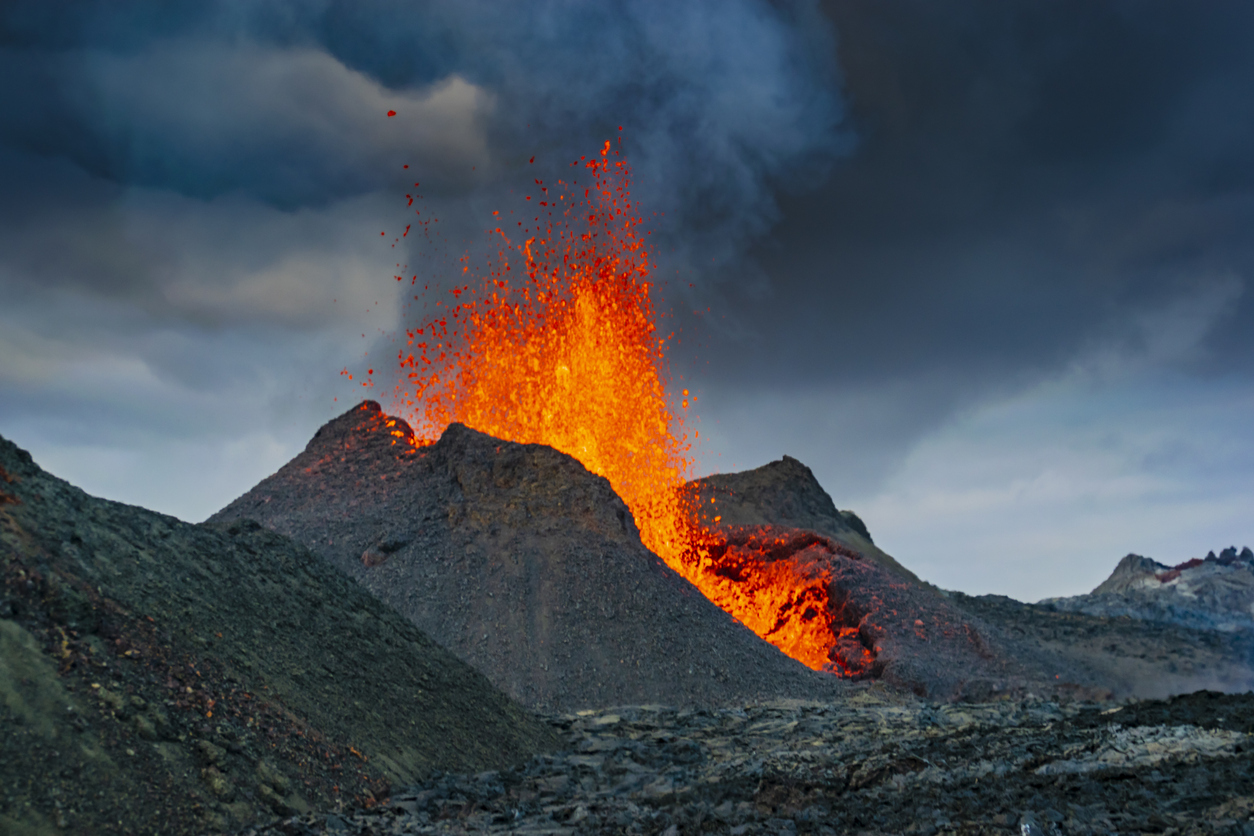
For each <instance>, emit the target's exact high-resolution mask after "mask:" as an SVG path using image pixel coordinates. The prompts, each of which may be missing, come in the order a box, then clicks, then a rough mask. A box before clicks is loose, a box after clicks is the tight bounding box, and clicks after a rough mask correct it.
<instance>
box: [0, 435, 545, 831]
mask: <svg viewBox="0 0 1254 836" xmlns="http://www.w3.org/2000/svg"><path fill="white" fill-rule="evenodd" d="M557 744H558V739H557V736H556V735H555V734H554V733H553V731H552V730H551V729H550V728H549V727H548V726H547V725H545V724H543V723H541V722H540V721H539V720H538V719H537V718H536V717H535V716H533V715H531V714H530V713H529V712H527V711H525V710H523V709H522V708H521V707H520V706H518V705H517V704H515V703H512V702H511V701H510V700H508V699H507V698H506V697H505V695H504V694H502V693H501V692H500V691H498V690H496V689H495V688H493V687H492V686H491V685H490V684H489V683H488V681H487V680H486V679H485V678H484V677H483V676H482V675H481V674H479V673H477V672H475V671H474V670H473V669H471V668H469V667H468V666H466V665H465V664H463V663H462V662H460V661H458V660H457V659H456V658H455V657H453V656H452V655H451V654H449V653H448V652H447V651H446V650H444V649H443V648H441V647H440V646H438V645H436V644H435V643H433V642H432V641H431V640H430V639H428V638H427V637H426V636H424V635H422V634H421V633H420V632H419V631H418V630H417V629H416V628H415V627H414V626H413V625H412V624H410V623H409V622H407V621H405V620H404V619H403V618H401V617H400V616H399V615H397V614H396V613H395V612H393V611H392V610H390V609H388V608H387V607H386V606H385V605H383V604H382V603H380V602H379V601H378V600H377V599H375V598H374V597H373V596H371V595H369V594H368V593H367V592H366V591H365V590H363V589H362V588H361V587H360V586H358V585H357V584H355V583H354V582H353V581H351V580H350V579H349V578H347V577H346V576H345V575H343V574H342V573H341V572H339V571H338V570H336V569H334V568H333V567H331V566H329V565H328V564H327V563H326V562H325V561H323V560H322V559H321V558H318V557H316V556H315V555H313V554H311V553H310V552H309V551H308V550H307V549H305V548H304V547H302V546H300V545H299V544H297V543H295V542H293V541H292V540H289V539H287V538H285V537H282V536H280V535H278V534H275V533H274V532H272V531H268V530H265V529H262V528H261V527H260V526H258V525H257V524H255V523H239V524H235V525H231V526H219V527H215V526H203V525H188V524H186V523H183V522H180V521H179V520H176V519H173V518H171V517H167V516H164V515H161V514H156V513H153V512H151V511H145V510H144V509H142V508H134V507H131V506H126V505H121V504H119V503H116V502H107V501H104V500H100V499H96V498H93V497H90V496H88V495H87V494H85V493H83V492H82V491H80V490H78V489H77V488H74V487H73V486H71V485H69V484H67V483H65V482H63V481H62V480H60V479H57V478H55V477H53V476H50V475H49V474H47V473H45V472H43V471H42V470H40V469H39V467H38V466H36V465H35V464H34V462H33V461H32V460H31V458H30V456H29V455H28V454H27V453H25V452H24V451H22V450H20V449H18V448H17V447H16V446H15V445H13V444H11V443H10V442H8V441H6V440H4V439H2V438H0V833H3V834H6V836H7V834H15V836H18V835H20V836H27V834H30V835H31V836H33V835H34V834H65V833H76V834H115V833H116V834H130V833H147V834H194V833H201V832H205V831H223V830H228V829H233V828H236V827H239V826H240V825H242V824H244V823H247V822H250V821H257V820H269V819H271V818H273V817H274V816H275V815H286V814H291V813H293V812H296V811H301V810H314V809H334V808H336V807H337V806H344V805H348V806H355V805H357V806H359V805H363V804H369V803H372V802H373V801H374V800H376V799H380V798H383V797H386V795H387V794H388V793H389V792H390V787H391V786H392V785H393V784H402V783H406V782H411V781H413V780H416V779H418V778H420V777H422V776H424V775H427V774H429V773H430V772H431V770H433V769H463V770H464V769H469V770H477V769H484V768H496V767H503V766H507V765H509V764H512V763H515V762H517V761H519V760H525V759H526V758H527V757H529V756H530V755H531V754H533V753H534V752H536V751H543V750H548V749H552V748H554V747H556V745H557Z"/></svg>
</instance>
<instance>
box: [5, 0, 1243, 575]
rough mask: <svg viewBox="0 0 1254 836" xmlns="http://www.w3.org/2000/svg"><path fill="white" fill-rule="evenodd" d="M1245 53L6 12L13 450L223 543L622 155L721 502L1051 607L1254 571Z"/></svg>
mask: <svg viewBox="0 0 1254 836" xmlns="http://www.w3.org/2000/svg"><path fill="white" fill-rule="evenodd" d="M1252 43H1254V5H1251V4H1249V3H1247V2H1237V1H1236V0H1234V1H1233V2H1222V0H1214V1H1213V2H1208V3H1206V4H1194V3H1180V2H1153V0H1140V1H1139V2H1095V1H1094V0H1072V1H1071V2H1068V1H1067V0H1051V1H1050V2H1046V1H1045V0H1040V1H1039V2H1027V1H1026V0H1024V1H1023V2H1018V1H1015V2H1007V0H960V1H958V2H952V3H935V2H933V0H917V2H903V0H875V1H874V2H871V0H833V1H832V2H826V3H821V4H819V3H805V2H797V3H772V2H764V1H763V2H758V1H756V0H717V1H715V0H709V1H708V2H698V0H692V1H691V2H685V3H670V2H665V3H664V2H656V3H654V2H632V3H621V4H617V3H614V4H612V3H604V2H585V3H578V2H569V1H568V2H557V1H556V0H554V2H540V1H539V0H536V2H528V3H507V2H493V3H489V2H475V1H474V0H460V2H457V3H425V2H416V1H414V0H409V1H408V2H403V1H402V0H304V2H297V0H288V2H277V1H276V0H269V1H267V0H230V2H226V1H225V0H224V1H223V2H205V3H181V4H171V3H169V2H165V1H164V0H160V1H158V0H150V1H149V2H132V3H128V4H124V5H122V6H119V5H118V4H116V3H111V2H104V0H99V1H98V2H85V1H84V0H80V1H79V2H67V3H55V4H53V3H47V2H42V1H41V0H30V1H29V2H27V1H26V0H9V2H6V3H4V4H3V5H0V77H3V78H4V79H5V83H4V84H3V85H0V183H2V184H3V188H0V434H3V435H4V436H5V437H7V438H10V439H12V440H14V441H16V442H17V443H18V444H20V445H21V446H23V447H25V448H27V449H29V450H30V451H31V452H32V453H33V454H34V456H35V458H36V460H37V461H38V462H39V463H40V464H41V465H42V466H44V467H45V468H47V469H48V470H50V471H52V472H53V473H55V474H57V475H59V476H61V477H63V478H66V479H68V480H70V481H71V482H73V483H75V484H77V485H79V486H81V487H83V488H84V489H86V490H88V491H90V492H92V493H95V494H98V495H101V496H105V497H108V498H112V499H118V500H121V501H125V502H131V503H134V504H139V505H143V506H146V507H149V508H154V509H156V510H160V511H165V512H167V513H171V514H174V515H176V516H179V517H181V518H183V519H187V520H191V521H197V520H200V519H203V518H204V517H206V516H208V515H209V514H211V513H212V512H213V511H215V510H217V509H218V508H220V507H222V506H223V505H225V504H226V503H227V502H229V501H230V500H231V499H233V498H234V497H235V496H237V495H239V494H240V493H243V492H244V491H246V490H247V489H248V488H250V487H251V486H252V485H253V484H255V483H256V482H257V481H258V480H259V479H261V478H263V477H264V476H266V475H268V474H269V473H271V472H273V471H274V470H276V469H277V468H278V467H279V466H281V465H282V464H283V463H284V462H286V461H287V460H288V459H289V458H290V457H291V456H293V455H295V454H296V453H297V452H298V451H299V450H300V449H302V448H303V447H304V445H305V443H306V442H307V441H308V439H309V437H310V436H311V435H312V434H313V432H314V431H315V430H316V429H317V427H318V426H319V425H320V424H322V423H323V422H324V421H326V420H327V419H329V418H331V417H332V416H334V415H336V414H338V413H339V412H341V411H343V409H345V408H347V407H348V406H351V405H352V404H353V403H354V402H355V401H356V400H357V399H358V398H360V397H361V390H360V389H358V388H357V387H356V382H354V383H351V384H350V383H348V381H347V380H346V379H344V378H343V377H341V376H340V375H339V371H340V370H341V369H343V368H345V367H347V368H349V369H350V370H359V369H361V368H363V367H365V366H366V365H376V364H375V363H374V362H373V361H372V360H371V359H370V357H369V356H367V352H371V351H374V352H375V354H374V357H376V358H378V357H380V356H381V353H382V352H385V351H386V346H387V345H389V343H388V342H387V335H388V334H390V333H392V332H394V330H395V328H396V327H397V324H398V322H399V317H400V316H401V313H402V309H401V303H402V297H401V296H400V295H399V294H398V293H397V286H396V282H395V281H394V280H393V278H392V276H393V274H394V272H395V270H394V266H395V264H396V263H397V262H402V263H406V264H410V265H411V266H412V267H413V268H414V269H413V271H412V272H415V273H417V272H423V271H430V272H431V273H432V275H433V276H435V275H436V274H438V273H439V263H440V260H441V259H446V258H451V259H453V260H455V259H456V258H457V257H458V256H459V255H460V254H461V253H463V252H465V251H467V250H468V249H469V250H472V251H473V250H474V248H475V247H477V246H481V245H482V243H483V238H482V235H481V232H482V229H483V227H485V226H486V225H487V218H488V216H490V213H491V211H492V210H494V209H499V208H502V207H504V206H506V205H508V203H509V201H510V200H513V199H515V197H516V195H511V190H522V189H525V188H526V186H527V185H528V184H530V183H531V179H532V178H533V177H536V176H539V177H541V178H542V179H543V178H553V177H556V176H560V175H561V174H562V172H563V170H564V169H565V167H566V166H567V165H568V163H569V161H570V160H571V159H574V158H575V157H578V156H579V155H581V154H590V153H593V152H595V151H596V150H597V149H598V148H599V147H600V145H601V143H602V142H603V141H604V140H605V139H607V138H609V137H611V136H613V135H615V134H616V133H617V129H618V127H619V126H620V125H621V126H622V129H623V136H624V137H625V140H624V149H625V151H626V153H627V157H628V159H629V161H630V162H631V163H632V165H633V167H634V171H635V176H636V184H635V196H636V197H637V198H638V199H640V200H641V201H642V203H643V204H644V206H645V208H646V210H647V211H649V212H650V213H651V212H653V211H656V212H658V213H664V214H660V215H659V217H658V218H657V219H656V220H653V221H652V229H653V233H654V235H653V240H654V242H655V256H656V261H657V263H658V266H659V276H660V278H662V279H664V280H665V284H664V286H663V287H661V288H660V291H661V293H662V296H663V297H664V300H665V301H664V307H665V308H666V309H667V310H670V311H671V312H672V314H673V316H674V324H675V326H676V327H678V328H682V337H681V342H680V343H679V344H678V345H676V346H674V351H673V371H674V373H675V374H676V376H679V375H682V376H683V384H684V385H686V386H689V387H690V388H692V389H693V390H695V391H696V392H697V393H698V395H699V398H700V399H699V401H698V404H697V409H696V412H697V414H698V416H699V423H698V426H699V428H700V429H701V435H702V438H703V440H705V441H706V443H705V444H704V445H703V447H702V448H701V458H700V460H699V462H698V468H697V473H696V474H694V475H701V474H704V473H707V472H710V471H714V470H723V471H727V470H737V469H743V468H746V467H754V466H757V465H760V464H763V463H765V462H767V461H770V460H773V459H777V458H779V457H780V456H781V455H782V454H785V453H787V454H789V455H792V456H795V457H796V458H799V459H801V460H802V461H803V462H805V463H807V464H809V465H810V466H811V468H812V469H813V470H814V472H815V474H816V475H817V476H818V478H819V481H820V482H821V483H822V484H823V485H824V486H825V487H826V488H827V490H828V492H829V493H831V494H832V496H833V498H834V499H835V501H836V504H837V505H838V506H839V507H841V508H850V509H853V510H854V511H856V512H857V513H858V514H860V515H861V516H862V517H863V519H864V520H865V521H866V523H867V525H868V526H869V528H870V530H871V533H872V536H873V537H874V538H875V540H876V542H877V543H878V544H880V545H881V547H883V548H884V549H885V550H886V551H888V552H890V553H892V554H893V555H895V556H896V557H897V558H898V559H899V560H900V561H901V562H902V563H903V564H905V565H906V566H908V567H910V568H911V569H913V570H914V571H915V572H916V573H918V574H919V575H920V576H922V577H924V578H927V579H928V580H931V581H933V582H935V583H937V584H939V585H941V586H943V587H947V588H954V589H961V590H964V591H967V592H973V593H984V592H998V593H1003V594H1009V595H1013V596H1015V597H1017V598H1020V599H1024V600H1037V599H1039V598H1041V597H1045V596H1050V595H1065V594H1075V593H1079V592H1084V591H1088V590H1089V589H1091V588H1092V587H1093V586H1095V585H1096V584H1097V583H1098V582H1100V581H1101V580H1102V579H1103V578H1104V577H1105V576H1106V575H1107V574H1108V573H1109V572H1110V570H1111V569H1112V568H1113V567H1114V564H1115V563H1116V562H1117V561H1118V559H1119V558H1120V557H1122V556H1123V555H1124V554H1125V553H1127V552H1129V551H1135V552H1138V553H1140V554H1145V555H1148V556H1151V557H1154V558H1156V559H1158V560H1160V561H1162V562H1165V563H1177V562H1180V561H1183V560H1185V559H1187V558H1189V557H1193V556H1200V555H1204V554H1205V553H1206V552H1207V551H1209V550H1211V549H1215V550H1219V549H1220V548H1223V547H1225V546H1228V545H1237V546H1238V547H1239V546H1241V545H1244V544H1250V545H1254V513H1251V509H1254V288H1251V285H1250V281H1251V279H1250V277H1251V275H1254V273H1252V270H1254V234H1252V233H1254V97H1252V96H1251V95H1250V94H1249V91H1250V90H1254V50H1252V49H1250V44H1252ZM388 110H395V111H397V116H396V117H394V118H391V119H389V118H387V117H386V115H385V114H386V111H388ZM533 156H534V157H535V158H536V159H535V163H534V165H532V164H529V163H528V160H529V159H530V158H531V157H533ZM405 164H408V165H409V166H410V167H409V169H402V168H401V166H402V165H405ZM413 181H421V182H422V186H421V189H420V191H421V192H422V195H423V198H422V201H421V203H420V205H421V206H423V207H424V211H425V212H426V215H425V216H426V217H432V218H434V217H438V218H439V219H440V226H439V228H440V230H441V232H440V234H439V235H438V236H437V238H436V239H435V241H434V244H433V243H432V242H429V241H427V240H426V239H422V238H420V237H419V236H412V237H410V238H406V239H403V240H402V241H400V242H399V243H398V244H397V246H396V247H392V243H393V242H394V241H395V235H396V234H397V233H399V232H400V227H402V226H403V225H404V224H405V223H409V222H410V221H409V220H408V217H409V216H408V215H407V210H406V208H405V194H406V193H407V192H410V193H412V192H413V191H414V190H413V189H412V183H413ZM409 211H412V210H409ZM380 231H386V232H387V235H384V236H380V234H379V233H380ZM415 242H417V243H418V244H421V245H422V246H424V247H425V248H426V249H425V250H422V251H418V250H417V249H413V248H412V247H413V246H414V245H415ZM437 277H438V276H437ZM707 309H708V310H709V313H708V314H705V313H702V315H700V316H696V315H694V314H693V312H694V311H702V312H704V311H706V310H707ZM378 365H383V364H381V363H380V364H378ZM376 371H378V370H376ZM374 395H375V396H376V397H379V399H380V400H382V401H383V402H384V403H385V405H386V403H387V398H386V395H387V389H386V388H385V387H380V389H377V390H376V391H375V393H374ZM336 398H338V400H335V399H336Z"/></svg>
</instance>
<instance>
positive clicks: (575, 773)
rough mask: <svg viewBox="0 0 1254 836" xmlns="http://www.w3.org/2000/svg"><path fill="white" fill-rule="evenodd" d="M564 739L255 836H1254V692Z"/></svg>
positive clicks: (913, 706) (583, 716) (631, 720)
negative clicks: (508, 763) (493, 768)
mask: <svg viewBox="0 0 1254 836" xmlns="http://www.w3.org/2000/svg"><path fill="white" fill-rule="evenodd" d="M552 722H553V723H554V724H555V726H556V727H558V728H559V729H561V730H562V732H563V734H564V735H565V737H566V740H567V742H568V745H569V749H568V751H566V752H563V753H561V754H557V755H549V756H542V757H538V758H535V759H533V760H532V761H531V762H530V763H528V764H527V765H525V766H521V767H518V768H516V769H512V770H507V771H503V772H487V773H481V774H477V775H469V774H466V775H453V774H449V775H439V776H434V777H432V778H431V779H429V780H427V781H425V782H422V783H421V784H418V785H415V786H413V787H410V788H407V789H405V790H403V791H398V792H396V793H394V794H393V796H392V798H391V799H390V800H389V801H388V802H387V803H386V804H384V805H382V806H380V807H378V808H375V809H373V810H371V811H368V812H359V813H355V814H343V813H342V814H335V815H313V816H303V817H292V818H289V819H286V820H284V821H282V822H279V823H276V824H273V825H271V826H269V827H264V828H255V829H250V830H247V831H245V833H246V834H247V836H262V835H263V834H265V836H277V835H278V834H287V836H298V834H299V835H304V834H309V835H310V836H312V834H358V835H359V836H367V835H369V836H374V835H375V834H378V835H379V836H382V834H420V833H421V834H427V833H530V834H583V833H589V834H591V833H607V834H608V833H614V834H617V833H623V834H667V836H678V834H696V833H728V834H787V833H823V834H835V833H867V834H871V833H875V834H879V833H909V834H916V833H917V834H935V833H965V834H981V833H985V834H996V833H1017V834H1047V833H1054V834H1063V833H1065V834H1086V833H1102V834H1105V833H1163V834H1171V833H1181V834H1184V833H1228V834H1250V833H1254V820H1252V819H1251V816H1252V815H1254V739H1252V738H1251V732H1254V695H1245V696H1227V695H1221V694H1215V693H1208V692H1202V693H1198V694H1193V695H1190V696H1187V697H1179V698H1176V699H1173V700H1170V701H1167V702H1141V703H1132V704H1129V705H1126V706H1113V707H1112V706H1110V705H1109V704H1100V705H1092V704H1082V703H1071V704H1066V703H1063V704H1060V703H1056V702H1043V701H1040V700H1033V699H1029V700H1023V701H1000V702H993V703H984V704H946V705H937V704H931V703H926V702H922V701H917V700H909V699H905V698H903V697H901V696H894V695H893V694H890V693H885V692H884V691H883V690H882V689H880V688H878V687H877V686H876V687H870V688H865V689H863V690H861V691H860V692H858V693H856V694H854V695H852V696H851V697H850V698H849V699H846V700H844V701H841V702H839V703H828V704H818V703H804V702H772V703H763V704H759V705H751V706H746V707H743V708H724V709H718V710H675V709H668V708H660V707H647V706H646V707H621V708H614V709H606V710H600V711H584V712H580V713H578V714H575V715H564V716H555V717H553V718H552Z"/></svg>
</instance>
